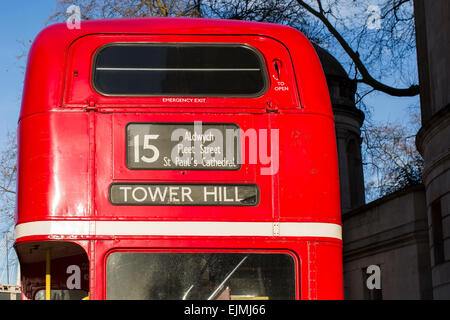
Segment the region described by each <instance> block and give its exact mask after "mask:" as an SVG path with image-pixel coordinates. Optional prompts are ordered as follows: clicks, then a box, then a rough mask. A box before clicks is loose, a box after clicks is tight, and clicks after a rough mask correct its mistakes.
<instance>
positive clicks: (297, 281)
mask: <svg viewBox="0 0 450 320" xmlns="http://www.w3.org/2000/svg"><path fill="white" fill-rule="evenodd" d="M116 253H147V254H149V253H150V254H155V253H160V254H230V255H231V254H238V255H247V256H250V255H282V256H285V257H288V258H289V259H290V260H291V261H290V262H291V263H292V272H293V274H292V276H293V278H292V279H291V280H292V281H293V283H292V289H293V297H292V298H291V299H292V300H296V299H298V298H299V297H300V296H301V294H299V295H298V296H297V294H298V292H300V293H301V277H300V267H301V259H300V258H299V257H298V255H297V254H296V253H295V252H294V251H292V250H289V249H269V250H267V249H253V248H252V249H240V250H233V249H224V248H203V249H202V248H195V249H190V250H184V249H179V248H158V249H155V248H130V247H124V248H112V249H110V250H109V251H108V252H106V254H105V255H104V257H103V272H104V282H103V285H104V298H105V300H108V292H107V291H108V289H107V284H108V271H107V269H108V260H109V258H110V257H111V255H113V254H116ZM275 300H279V299H275Z"/></svg>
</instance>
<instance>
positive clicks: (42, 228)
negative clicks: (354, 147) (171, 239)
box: [16, 221, 342, 240]
mask: <svg viewBox="0 0 450 320" xmlns="http://www.w3.org/2000/svg"><path fill="white" fill-rule="evenodd" d="M44 235H45V236H47V235H58V236H107V235H111V236H219V237H223V236H234V237H239V236H242V237H251V236H256V237H271V236H278V237H325V238H335V239H339V240H342V227H341V226H340V225H339V224H334V223H321V222H215V221H214V222H213V221H35V222H26V223H21V224H18V225H17V226H16V239H18V238H21V237H26V236H44Z"/></svg>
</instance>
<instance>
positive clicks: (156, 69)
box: [94, 44, 266, 96]
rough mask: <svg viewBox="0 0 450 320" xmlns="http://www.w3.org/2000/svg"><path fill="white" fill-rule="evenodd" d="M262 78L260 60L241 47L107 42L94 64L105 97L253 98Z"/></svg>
mask: <svg viewBox="0 0 450 320" xmlns="http://www.w3.org/2000/svg"><path fill="white" fill-rule="evenodd" d="M265 78H266V77H265V72H264V65H263V62H262V58H261V57H260V56H259V54H258V53H257V52H256V51H255V50H254V49H251V48H249V47H247V46H242V45H191V44H189V45H186V44H169V45H150V44H146V45H135V44H133V45H130V44H128V45H125V44H117V45H109V46H106V47H104V48H102V49H100V51H99V52H98V53H97V55H96V59H95V65H94V87H95V88H96V89H97V90H98V91H99V92H100V93H103V94H107V95H178V96H183V95H185V96H186V95H191V96H193V95H195V96H257V95H260V94H261V93H262V92H263V91H264V89H265V83H266V80H265Z"/></svg>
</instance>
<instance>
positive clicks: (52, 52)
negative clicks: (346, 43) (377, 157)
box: [20, 18, 332, 118]
mask: <svg viewBox="0 0 450 320" xmlns="http://www.w3.org/2000/svg"><path fill="white" fill-rule="evenodd" d="M104 34H109V35H112V34H118V35H119V34H120V35H127V34H130V35H180V37H182V36H183V35H239V36H243V35H244V36H245V35H249V36H250V35H251V36H255V35H256V36H264V37H267V38H272V39H275V40H276V41H278V42H281V43H282V44H283V45H284V46H285V47H286V48H287V51H288V52H289V55H290V56H291V60H292V64H293V69H294V72H295V78H296V80H297V87H298V92H299V98H300V103H301V106H302V111H303V112H308V113H322V114H325V115H327V116H330V117H332V112H331V104H330V100H329V95H328V89H327V86H326V81H325V77H324V74H323V70H322V68H321V64H320V61H319V58H318V56H317V53H316V51H315V49H314V47H313V46H312V44H311V43H310V42H309V40H308V39H307V38H306V37H305V36H304V35H303V34H302V33H301V32H299V31H298V30H296V29H294V28H291V27H288V26H284V25H279V24H272V23H261V22H250V21H238V20H220V19H203V18H136V19H111V20H89V21H81V24H80V28H79V29H69V28H68V26H67V25H66V23H58V24H54V25H51V26H49V27H47V28H45V29H44V30H42V31H41V32H40V33H39V34H38V36H37V37H36V39H35V40H34V42H33V45H32V47H31V49H30V53H29V57H28V65H27V72H26V77H25V85H24V92H23V100H22V109H21V114H20V118H22V117H24V116H27V115H30V114H33V113H37V112H45V111H48V110H51V109H54V108H55V107H58V106H61V105H63V87H64V81H65V72H66V67H67V64H70V61H67V56H68V51H69V48H70V46H71V45H72V44H73V43H74V42H75V41H76V40H77V39H80V38H82V37H85V36H88V35H104Z"/></svg>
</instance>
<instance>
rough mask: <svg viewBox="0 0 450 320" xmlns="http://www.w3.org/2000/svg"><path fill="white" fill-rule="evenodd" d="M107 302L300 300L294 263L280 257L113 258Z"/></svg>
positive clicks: (161, 254)
mask: <svg viewBox="0 0 450 320" xmlns="http://www.w3.org/2000/svg"><path fill="white" fill-rule="evenodd" d="M106 285H107V289H106V291H107V293H106V294H107V299H112V300H117V299H119V300H120V299H136V300H147V299H149V300H241V299H246V300H248V299H251V300H274V299H275V300H279V299H283V300H284V299H295V262H294V259H293V258H292V257H291V256H290V255H288V254H278V253H264V254H259V253H248V254H246V253H215V252H214V253H213V252H209V253H200V252H196V253H181V252H178V253H176V252H172V253H170V252H113V253H112V254H111V255H110V256H109V257H108V259H107V264H106Z"/></svg>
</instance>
